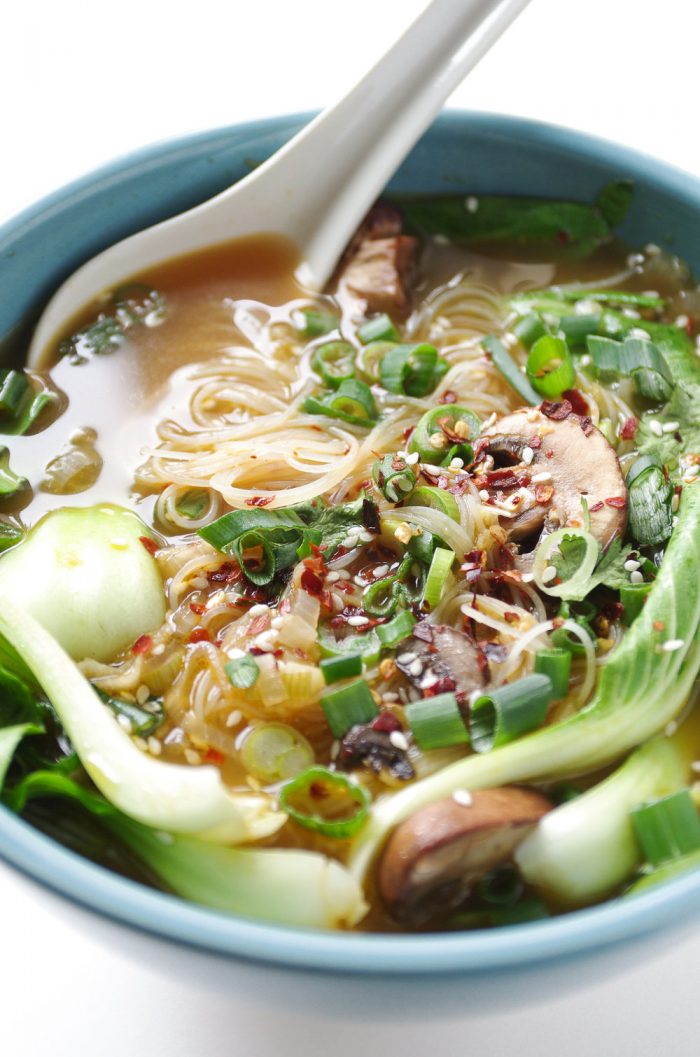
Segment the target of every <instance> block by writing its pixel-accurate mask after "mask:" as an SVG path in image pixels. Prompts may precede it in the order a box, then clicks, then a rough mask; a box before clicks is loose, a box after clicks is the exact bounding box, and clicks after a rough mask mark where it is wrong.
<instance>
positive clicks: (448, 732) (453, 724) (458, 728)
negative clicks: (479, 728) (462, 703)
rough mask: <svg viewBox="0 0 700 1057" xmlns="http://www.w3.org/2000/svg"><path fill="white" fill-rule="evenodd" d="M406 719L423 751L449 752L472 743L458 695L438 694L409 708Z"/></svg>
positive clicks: (413, 702)
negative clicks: (439, 750) (469, 742)
mask: <svg viewBox="0 0 700 1057" xmlns="http://www.w3.org/2000/svg"><path fill="white" fill-rule="evenodd" d="M406 719H407V720H408V725H409V726H410V728H411V732H412V734H413V737H414V738H415V741H416V745H417V746H418V748H419V749H425V750H429V749H446V748H449V746H451V745H466V744H467V742H468V741H469V732H468V731H467V728H466V725H465V722H464V719H463V717H462V713H461V711H460V707H459V704H458V703H457V698H456V697H455V695H454V694H451V693H447V694H436V695H435V697H425V698H423V700H422V701H412V702H411V704H409V705H407V706H406Z"/></svg>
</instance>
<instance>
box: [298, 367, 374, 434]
mask: <svg viewBox="0 0 700 1057" xmlns="http://www.w3.org/2000/svg"><path fill="white" fill-rule="evenodd" d="M302 410H303V411H306V413H307V414H309V415H327V416H328V417H329V418H337V419H340V421H341V422H349V423H350V424H351V425H353V426H364V428H365V429H370V428H371V427H372V426H373V425H374V423H375V422H376V420H377V418H378V416H379V412H378V411H377V405H376V403H375V400H374V397H373V396H372V390H371V389H370V387H369V386H368V385H367V384H366V383H365V382H360V381H358V379H356V378H346V379H345V381H342V382H341V383H340V385H339V386H338V388H337V390H336V391H335V392H334V393H328V394H326V396H325V397H323V398H319V397H316V396H307V398H306V400H305V401H304V403H303V404H302Z"/></svg>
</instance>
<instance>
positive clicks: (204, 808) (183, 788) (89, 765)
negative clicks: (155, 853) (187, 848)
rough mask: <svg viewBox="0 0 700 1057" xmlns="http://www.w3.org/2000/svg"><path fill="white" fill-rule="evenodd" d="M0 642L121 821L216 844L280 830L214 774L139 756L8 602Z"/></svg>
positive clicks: (76, 674) (29, 620) (52, 643)
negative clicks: (119, 813) (42, 698)
mask: <svg viewBox="0 0 700 1057" xmlns="http://www.w3.org/2000/svg"><path fill="white" fill-rule="evenodd" d="M144 553H145V552H144ZM0 635H2V636H4V638H5V639H6V640H7V642H9V644H10V645H11V646H12V647H13V648H14V649H15V650H16V651H17V653H18V654H19V656H20V657H21V659H22V661H23V662H24V663H25V664H26V665H27V667H28V668H29V670H30V671H31V673H32V675H33V676H34V678H35V679H36V681H37V683H38V684H39V685H40V686H41V687H42V689H43V691H44V693H45V694H46V696H47V698H48V699H49V701H50V702H51V705H52V706H53V708H54V710H55V712H56V715H57V716H58V718H59V720H60V721H61V724H62V725H63V728H64V730H65V732H66V734H67V735H68V737H69V738H70V741H71V743H72V745H73V747H74V749H75V751H76V753H77V754H78V756H79V758H80V762H81V763H82V765H83V767H84V768H85V770H86V771H87V773H88V774H89V776H90V778H91V779H92V780H93V782H94V783H95V785H96V786H97V788H98V789H99V790H100V792H101V793H102V794H103V795H104V796H105V797H106V798H107V800H109V801H110V803H112V804H114V806H115V807H117V808H118V809H119V810H120V811H122V812H123V813H124V814H126V815H129V816H130V817H131V818H134V819H136V820H138V821H139V822H142V823H144V824H145V825H147V826H154V827H156V828H158V829H165V830H171V831H173V832H178V833H188V834H196V835H197V836H199V837H202V838H203V839H205V840H210V841H215V842H221V843H229V842H230V843H234V842H242V841H249V840H258V839H260V838H261V837H267V836H269V835H270V834H271V833H274V832H275V831H276V830H277V829H279V827H280V826H281V825H282V824H283V823H284V821H285V818H286V816H285V815H284V814H283V813H282V812H279V811H277V810H275V809H274V807H273V805H272V801H271V799H270V797H268V796H265V795H264V794H257V793H233V792H230V791H229V790H228V789H227V788H226V787H225V786H224V784H223V783H222V781H221V777H220V775H219V772H218V770H217V769H216V768H215V767H189V766H186V765H179V764H170V763H165V762H163V761H161V760H158V759H156V758H154V757H152V756H149V755H147V754H146V753H143V752H141V751H140V750H139V749H138V748H137V747H136V746H135V745H134V743H133V742H132V740H131V738H130V737H129V735H128V734H127V733H125V731H124V730H123V729H122V728H121V727H120V726H119V724H118V723H117V722H116V720H115V719H114V717H113V716H112V714H111V713H110V711H109V710H108V709H107V707H106V706H105V705H104V704H103V703H102V702H101V700H100V698H99V697H98V695H97V693H96V692H95V690H94V689H93V687H92V686H91V685H90V683H89V682H88V681H87V680H86V679H85V678H84V677H83V675H82V674H81V672H80V671H79V669H78V668H77V667H76V665H75V664H74V663H73V661H72V660H71V659H70V657H69V656H68V655H67V653H66V652H65V651H64V650H63V649H62V647H61V646H60V645H59V644H58V642H57V641H56V640H55V639H54V638H53V637H52V636H51V635H50V634H49V633H48V632H47V631H46V630H45V629H44V628H43V627H42V626H41V624H39V623H38V622H37V621H36V620H35V619H34V617H33V616H31V615H30V614H29V613H28V612H26V611H25V609H24V608H22V607H20V606H19V605H17V604H16V603H15V602H14V601H11V600H10V599H9V598H2V601H1V604H0Z"/></svg>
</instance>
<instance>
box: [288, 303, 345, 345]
mask: <svg viewBox="0 0 700 1057" xmlns="http://www.w3.org/2000/svg"><path fill="white" fill-rule="evenodd" d="M338 322H339V320H338V317H337V316H334V315H333V313H332V312H322V311H321V310H320V309H318V308H298V309H295V310H294V312H292V323H293V324H294V327H295V329H296V331H297V333H298V334H300V335H301V337H302V338H320V337H322V335H324V334H328V333H329V332H330V331H331V330H335V329H336V327H337V326H338Z"/></svg>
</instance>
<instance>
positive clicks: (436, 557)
mask: <svg viewBox="0 0 700 1057" xmlns="http://www.w3.org/2000/svg"><path fill="white" fill-rule="evenodd" d="M454 560H455V553H454V551H451V550H448V549H447V548H446V547H436V549H435V553H434V554H433V560H432V561H431V563H430V568H429V569H428V575H427V577H426V580H425V587H424V588H423V598H422V601H421V605H422V606H423V607H424V608H426V609H434V608H435V606H436V605H437V604H438V602H439V601H440V599H441V598H442V596H443V593H444V591H445V587H446V585H447V582H448V579H449V577H450V570H451V569H452V563H453V562H454Z"/></svg>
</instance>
